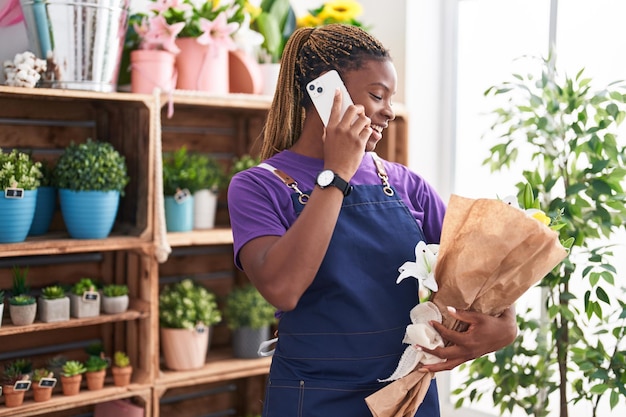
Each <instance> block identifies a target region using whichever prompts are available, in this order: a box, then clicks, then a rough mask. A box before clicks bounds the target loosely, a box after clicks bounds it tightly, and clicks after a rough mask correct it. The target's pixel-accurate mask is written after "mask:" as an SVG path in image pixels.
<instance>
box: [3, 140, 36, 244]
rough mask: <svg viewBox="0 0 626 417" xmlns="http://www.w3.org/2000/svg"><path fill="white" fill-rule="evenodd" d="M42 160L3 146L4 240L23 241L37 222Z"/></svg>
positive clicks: (7, 241)
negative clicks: (5, 150)
mask: <svg viewBox="0 0 626 417" xmlns="http://www.w3.org/2000/svg"><path fill="white" fill-rule="evenodd" d="M40 168H41V163H40V162H35V161H33V160H32V159H31V158H30V156H29V155H28V154H26V153H23V152H19V151H18V150H16V149H13V150H12V151H11V152H9V153H5V152H3V151H2V149H1V148H0V193H1V194H0V213H2V216H0V243H16V242H23V241H24V240H26V236H28V231H29V229H30V226H31V224H32V222H33V217H34V215H35V207H36V204H37V189H38V188H39V185H40V181H41V178H42V174H41V170H40Z"/></svg>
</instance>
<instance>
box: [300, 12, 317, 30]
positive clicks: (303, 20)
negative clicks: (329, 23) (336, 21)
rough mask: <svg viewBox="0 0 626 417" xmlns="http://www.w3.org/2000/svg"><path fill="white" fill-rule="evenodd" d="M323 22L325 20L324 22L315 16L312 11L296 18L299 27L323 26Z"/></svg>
mask: <svg viewBox="0 0 626 417" xmlns="http://www.w3.org/2000/svg"><path fill="white" fill-rule="evenodd" d="M323 23H324V22H322V20H321V19H319V18H317V17H315V16H313V15H312V14H310V13H308V14H306V15H305V16H301V17H298V18H297V19H296V25H297V26H298V27H299V28H304V27H316V26H321V25H322V24H323Z"/></svg>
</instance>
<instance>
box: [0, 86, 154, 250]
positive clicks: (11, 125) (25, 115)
mask: <svg viewBox="0 0 626 417" xmlns="http://www.w3.org/2000/svg"><path fill="white" fill-rule="evenodd" d="M148 98H150V97H148ZM154 106H155V103H154V102H153V101H151V100H147V99H146V98H145V97H143V96H137V95H133V94H105V93H102V94H99V93H94V92H82V91H69V90H55V89H28V88H13V87H4V86H0V148H2V149H3V150H5V151H8V150H10V149H13V148H17V149H19V150H21V151H24V152H30V153H31V154H32V157H33V158H34V159H35V160H48V161H52V162H54V161H55V160H56V159H57V158H58V157H59V155H60V154H61V153H62V151H63V149H64V148H65V147H66V146H68V145H69V144H70V143H71V142H75V143H82V142H85V141H86V140H87V139H88V138H91V139H93V140H100V141H107V142H110V143H111V144H112V145H113V146H114V147H115V148H116V149H117V150H118V151H119V152H120V153H121V154H122V155H123V156H124V157H125V158H126V164H127V166H128V173H129V176H130V183H129V184H128V185H127V187H126V188H125V190H124V193H125V195H124V196H123V197H122V199H121V201H120V207H119V210H118V214H117V218H116V221H115V224H114V227H113V232H112V234H111V236H112V237H119V238H120V241H119V242H115V241H113V240H108V243H109V244H111V247H113V248H119V245H120V244H122V245H124V244H126V246H127V247H132V246H136V245H137V244H138V243H139V242H147V241H150V240H152V237H153V223H154V222H153V206H154V197H153V196H154V191H153V190H154V181H153V176H154V141H155V139H154V132H153V126H152V124H151V120H150V115H151V112H152V111H154ZM50 241H58V244H57V245H56V246H55V245H54V244H53V245H49V244H48V243H49V242H50ZM42 242H43V243H42ZM124 242H126V243H124ZM75 243H76V242H75V241H74V240H72V239H69V236H68V235H67V232H66V231H65V227H64V224H63V221H62V217H61V215H60V212H59V210H57V211H56V214H55V217H54V219H53V223H52V225H51V231H50V233H48V234H47V235H45V236H39V237H33V238H28V239H27V241H26V242H25V243H24V244H22V243H20V244H12V245H1V244H0V252H6V251H12V252H14V253H16V254H28V253H29V252H31V253H42V252H45V248H47V249H48V252H49V253H53V252H56V253H59V252H65V251H68V250H69V251H73V250H76V251H85V247H87V248H89V246H90V245H95V246H97V247H98V249H99V248H100V247H99V246H98V243H99V242H91V241H86V242H82V246H81V247H79V248H75V247H74V246H76V245H75ZM59 245H60V246H62V248H59Z"/></svg>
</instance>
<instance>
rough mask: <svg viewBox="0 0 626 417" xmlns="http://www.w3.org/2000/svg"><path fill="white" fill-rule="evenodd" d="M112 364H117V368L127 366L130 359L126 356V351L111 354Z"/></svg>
mask: <svg viewBox="0 0 626 417" xmlns="http://www.w3.org/2000/svg"><path fill="white" fill-rule="evenodd" d="M113 365H115V366H117V367H118V368H125V367H127V366H129V365H130V359H129V358H128V355H127V354H126V352H122V351H121V350H118V351H117V352H115V354H114V355H113Z"/></svg>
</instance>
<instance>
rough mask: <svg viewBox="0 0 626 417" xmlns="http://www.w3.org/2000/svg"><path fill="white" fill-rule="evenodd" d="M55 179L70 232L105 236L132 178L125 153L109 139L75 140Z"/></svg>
mask: <svg viewBox="0 0 626 417" xmlns="http://www.w3.org/2000/svg"><path fill="white" fill-rule="evenodd" d="M54 181H55V184H56V186H57V188H58V189H59V200H60V205H61V214H62V215H63V220H64V221H65V226H66V227H67V231H68V233H69V234H70V236H71V237H72V238H76V239H102V238H106V237H107V236H108V235H109V234H110V233H111V229H112V228H113V223H114V222H115V217H116V215H117V210H118V207H119V200H120V197H121V196H123V194H124V188H125V187H126V185H127V184H128V181H129V177H128V174H127V168H126V160H125V158H124V156H122V155H121V154H120V153H119V152H118V151H117V150H116V149H115V148H114V147H113V145H112V144H110V143H108V142H100V141H93V140H91V139H87V141H86V142H84V143H80V144H76V143H74V142H72V143H71V144H70V145H69V146H68V147H67V148H65V150H64V151H63V153H62V154H61V156H60V157H59V160H58V161H57V164H56V166H55V168H54Z"/></svg>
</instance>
